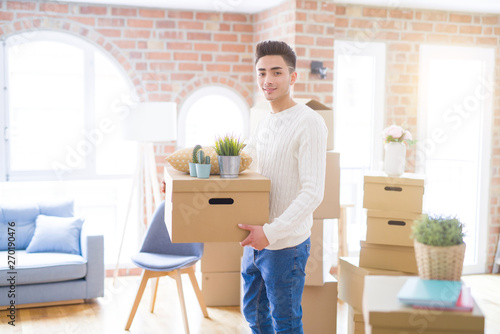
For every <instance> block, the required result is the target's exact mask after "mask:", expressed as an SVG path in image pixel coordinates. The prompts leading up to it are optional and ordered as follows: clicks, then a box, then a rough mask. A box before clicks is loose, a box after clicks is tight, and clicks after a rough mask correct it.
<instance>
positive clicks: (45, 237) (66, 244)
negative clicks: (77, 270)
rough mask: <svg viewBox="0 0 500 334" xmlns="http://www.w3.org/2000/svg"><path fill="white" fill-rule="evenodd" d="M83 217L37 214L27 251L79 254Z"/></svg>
mask: <svg viewBox="0 0 500 334" xmlns="http://www.w3.org/2000/svg"><path fill="white" fill-rule="evenodd" d="M82 225H83V218H77V217H56V216H46V215H39V216H38V217H37V218H36V225H35V233H34V234H33V238H32V239H31V242H30V243H29V245H28V247H27V248H26V252H27V253H48V252H50V253H69V254H80V233H81V230H82Z"/></svg>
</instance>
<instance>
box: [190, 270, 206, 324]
mask: <svg viewBox="0 0 500 334" xmlns="http://www.w3.org/2000/svg"><path fill="white" fill-rule="evenodd" d="M186 272H187V274H188V275H189V279H190V280H191V285H192V286H193V289H194V292H195V293H196V298H198V303H199V304H200V308H201V311H202V312H203V316H204V317H205V318H208V312H207V305H206V304H205V299H204V298H203V294H202V293H201V290H200V286H199V285H198V280H197V279H196V276H195V274H194V267H189V268H186Z"/></svg>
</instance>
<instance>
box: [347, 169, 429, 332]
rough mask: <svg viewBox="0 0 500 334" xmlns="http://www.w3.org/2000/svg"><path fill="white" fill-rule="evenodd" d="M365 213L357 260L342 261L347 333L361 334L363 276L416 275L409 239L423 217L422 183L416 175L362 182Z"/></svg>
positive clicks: (374, 177) (371, 177) (370, 178)
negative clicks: (414, 222) (365, 224)
mask: <svg viewBox="0 0 500 334" xmlns="http://www.w3.org/2000/svg"><path fill="white" fill-rule="evenodd" d="M364 182H365V183H364V198H363V207H364V208H365V209H367V231H366V241H361V250H360V256H359V258H341V259H340V263H339V266H340V270H339V271H340V273H339V298H340V299H342V300H343V301H345V302H346V303H348V304H349V316H348V317H349V325H348V327H349V333H350V334H352V333H356V334H358V333H364V322H363V321H362V311H363V310H362V296H363V288H364V277H365V276H366V275H385V276H402V275H416V274H417V273H418V269H417V264H416V260H415V251H414V249H413V240H412V239H411V238H410V234H411V227H412V224H413V220H415V219H417V218H418V217H419V216H420V215H421V213H422V203H423V194H424V179H423V177H422V176H419V175H417V174H409V173H408V174H404V175H403V176H402V177H388V176H385V175H383V174H371V175H367V176H365V179H364Z"/></svg>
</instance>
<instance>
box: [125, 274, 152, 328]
mask: <svg viewBox="0 0 500 334" xmlns="http://www.w3.org/2000/svg"><path fill="white" fill-rule="evenodd" d="M150 277H151V272H150V271H149V270H144V272H143V273H142V278H141V284H139V288H138V289H137V295H136V296H135V301H134V305H132V310H131V311H130V315H129V317H128V320H127V324H126V325H125V330H129V328H130V326H131V325H132V321H133V320H134V317H135V313H136V312H137V308H138V307H139V303H140V302H141V298H142V295H143V294H144V289H146V284H147V283H148V279H149V278H150Z"/></svg>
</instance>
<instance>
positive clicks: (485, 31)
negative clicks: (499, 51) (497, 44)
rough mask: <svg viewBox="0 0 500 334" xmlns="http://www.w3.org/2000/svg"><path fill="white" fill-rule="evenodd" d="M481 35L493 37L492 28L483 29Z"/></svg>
mask: <svg viewBox="0 0 500 334" xmlns="http://www.w3.org/2000/svg"><path fill="white" fill-rule="evenodd" d="M483 34H484V35H493V28H492V27H484V29H483Z"/></svg>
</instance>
